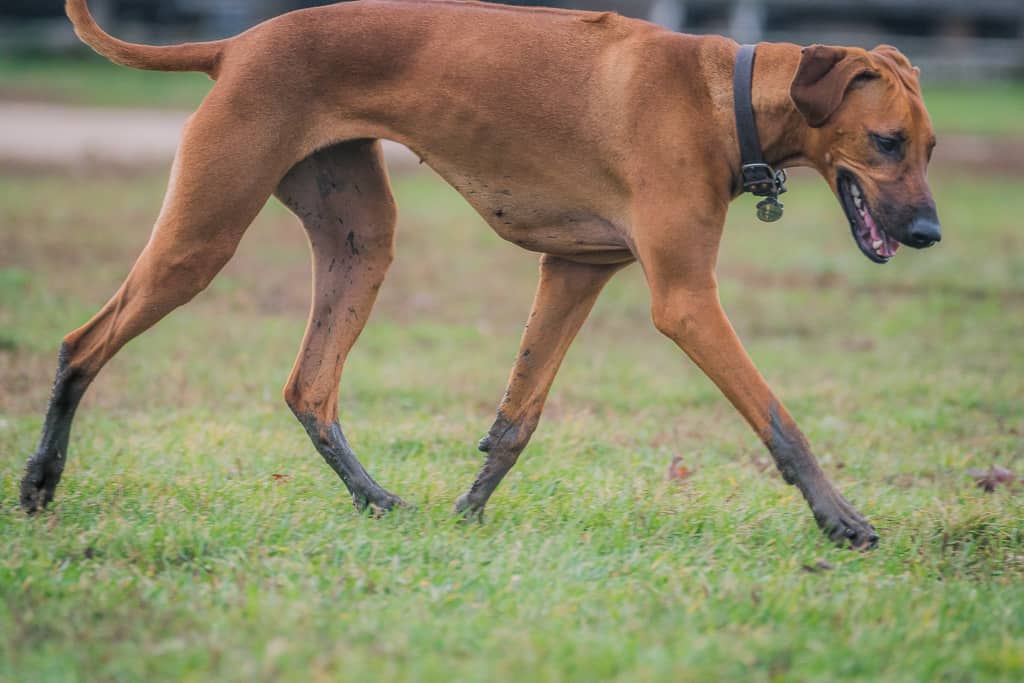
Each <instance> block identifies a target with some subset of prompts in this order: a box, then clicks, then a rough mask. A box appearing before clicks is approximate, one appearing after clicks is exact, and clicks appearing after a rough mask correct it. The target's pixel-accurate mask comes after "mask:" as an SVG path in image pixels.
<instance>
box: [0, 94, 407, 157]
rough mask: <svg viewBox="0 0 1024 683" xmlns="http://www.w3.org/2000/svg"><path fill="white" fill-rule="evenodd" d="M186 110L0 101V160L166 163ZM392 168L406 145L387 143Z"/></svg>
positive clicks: (176, 143)
mask: <svg viewBox="0 0 1024 683" xmlns="http://www.w3.org/2000/svg"><path fill="white" fill-rule="evenodd" d="M188 115H189V112H178V111H147V110H120V109H91V108H90V109H87V108H82V107H69V106H61V105H53V104H30V103H12V102H0V165H4V166H15V167H18V166H27V167H36V168H76V167H99V166H115V167H139V166H156V165H166V164H167V163H169V162H170V160H171V158H172V157H173V156H174V151H175V149H176V148H177V146H178V140H179V138H180V137H181V129H182V126H183V125H184V123H185V119H186V118H187V117H188ZM385 154H386V155H387V159H388V165H389V167H391V168H392V169H397V168H399V167H409V166H415V165H416V164H418V163H419V159H418V158H417V157H416V155H414V154H413V153H412V152H410V151H409V150H408V149H406V148H405V147H403V146H401V145H398V144H395V143H391V142H386V143H385Z"/></svg>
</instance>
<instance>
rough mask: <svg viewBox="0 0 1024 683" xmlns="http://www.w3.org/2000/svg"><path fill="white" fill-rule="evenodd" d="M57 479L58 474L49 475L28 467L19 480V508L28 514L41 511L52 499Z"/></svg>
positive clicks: (58, 477)
mask: <svg viewBox="0 0 1024 683" xmlns="http://www.w3.org/2000/svg"><path fill="white" fill-rule="evenodd" d="M59 479H60V475H57V476H49V475H48V474H47V473H46V472H44V471H41V470H40V471H36V470H34V469H32V468H30V469H29V471H28V472H27V473H26V474H25V477H24V479H22V480H21V508H22V509H23V510H24V511H25V512H27V513H28V514H30V515H32V514H35V513H37V512H42V511H43V510H44V509H45V508H46V506H47V505H48V504H49V503H50V501H52V500H53V493H54V491H55V490H56V489H57V481H58V480H59Z"/></svg>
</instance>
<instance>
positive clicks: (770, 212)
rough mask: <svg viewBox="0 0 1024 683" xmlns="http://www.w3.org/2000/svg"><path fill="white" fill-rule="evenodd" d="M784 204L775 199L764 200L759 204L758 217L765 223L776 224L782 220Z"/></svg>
mask: <svg viewBox="0 0 1024 683" xmlns="http://www.w3.org/2000/svg"><path fill="white" fill-rule="evenodd" d="M782 208H783V205H782V202H780V201H779V200H778V199H776V198H775V197H768V198H766V199H762V200H761V201H759V202H758V203H757V217H758V218H759V219H761V220H762V221H764V222H765V223H774V222H775V221H777V220H779V219H780V218H782Z"/></svg>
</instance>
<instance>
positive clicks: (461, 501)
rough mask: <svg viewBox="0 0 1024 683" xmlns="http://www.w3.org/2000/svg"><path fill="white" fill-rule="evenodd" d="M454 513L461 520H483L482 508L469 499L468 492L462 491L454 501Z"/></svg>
mask: <svg viewBox="0 0 1024 683" xmlns="http://www.w3.org/2000/svg"><path fill="white" fill-rule="evenodd" d="M455 515H456V516H457V517H458V518H459V521H462V522H483V521H484V508H483V506H482V505H475V504H474V503H473V502H472V501H470V497H469V493H463V494H462V495H461V496H459V498H458V500H456V501H455Z"/></svg>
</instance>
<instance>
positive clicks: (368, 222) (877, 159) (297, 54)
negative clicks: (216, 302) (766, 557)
mask: <svg viewBox="0 0 1024 683" xmlns="http://www.w3.org/2000/svg"><path fill="white" fill-rule="evenodd" d="M67 13H68V16H69V17H70V19H71V21H72V23H73V24H74V27H75V30H76V32H77V33H78V35H79V36H80V37H81V39H82V40H83V41H84V42H85V43H87V44H88V45H89V46H91V47H92V48H93V49H94V50H96V51H97V52H98V53H100V54H101V55H104V56H106V57H107V58H108V59H110V60H111V61H113V62H116V63H118V64H122V65H126V66H130V67H135V68H140V69H152V70H161V71H201V72H205V73H207V74H208V75H209V76H210V77H211V78H212V79H213V80H214V81H215V85H214V86H213V87H212V89H211V91H210V93H209V94H208V96H207V97H206V98H205V100H204V101H203V103H202V104H201V105H200V107H199V108H198V110H197V111H196V112H195V113H194V114H193V115H192V116H191V117H190V119H189V120H188V122H187V123H186V125H185V128H184V132H183V137H182V140H181V145H180V148H179V149H178V153H177V156H176V157H175V160H174V163H173V167H172V173H171V180H170V183H169V185H168V189H167V195H166V198H165V200H164V203H163V207H162V209H161V211H160V213H159V216H158V218H157V220H156V224H155V227H154V229H153V233H152V236H151V238H150V240H149V243H148V244H147V245H146V247H145V248H144V250H143V251H142V254H141V255H140V256H139V258H138V261H137V262H136V263H135V265H134V267H133V268H132V270H131V272H130V274H129V275H128V277H127V279H126V280H125V281H124V283H123V284H122V285H121V287H120V289H119V290H118V291H117V293H116V294H115V295H114V296H113V298H111V299H110V301H109V302H108V303H107V304H106V305H105V306H104V307H103V308H102V309H101V310H100V311H99V312H98V313H97V314H96V315H95V316H94V317H93V318H92V319H91V320H89V321H88V322H87V323H86V324H85V325H84V326H82V327H81V328H79V329H77V330H75V331H73V332H71V333H70V334H69V335H68V336H67V337H65V339H64V342H63V345H62V347H61V351H60V354H59V362H58V369H57V376H56V381H55V384H54V387H53V393H52V396H51V400H50V404H49V408H48V412H47V414H46V419H45V423H44V426H43V429H42V438H41V441H40V444H39V447H38V449H37V451H36V452H35V454H34V455H33V456H32V457H31V458H30V459H29V461H28V464H27V467H26V474H25V477H24V480H23V482H22V485H21V503H22V506H23V507H24V508H25V509H26V510H27V511H29V512H35V511H38V510H41V509H43V508H44V507H45V506H46V505H47V503H49V502H50V501H51V500H52V499H53V495H54V491H55V488H56V486H57V483H58V482H59V480H60V477H61V474H62V472H63V470H64V466H65V463H66V460H67V452H68V450H67V449H68V440H69V435H70V430H71V422H72V418H73V416H74V413H75V409H76V407H77V405H78V403H79V401H80V399H81V398H82V395H83V393H84V392H85V390H86V388H87V387H88V386H89V384H90V382H91V381H92V380H93V379H94V378H95V377H96V375H97V373H99V371H100V369H101V368H102V367H103V366H104V364H105V363H106V362H107V361H108V360H110V358H111V357H112V356H113V355H114V354H115V353H117V351H118V350H119V349H120V348H121V347H122V346H123V345H124V344H125V343H127V342H128V341H129V340H130V339H132V338H134V337H136V336H137V335H139V334H141V333H142V332H144V331H145V330H146V329H148V328H149V327H150V326H152V325H153V324H155V323H156V322H157V321H159V320H160V319H161V318H163V317H164V316H165V315H167V313H169V312H170V311H171V310H173V309H174V308H176V307H178V306H181V305H182V304H184V303H186V302H187V301H189V300H190V299H192V298H193V297H194V296H195V295H196V294H198V293H199V292H200V291H202V290H203V289H204V288H205V287H206V286H207V285H208V284H209V283H210V281H211V280H212V279H213V278H214V276H216V274H217V272H218V271H219V270H220V269H221V268H222V267H223V266H224V264H225V263H227V261H228V260H229V259H230V258H231V256H232V254H233V253H234V251H235V248H236V246H237V244H238V241H239V239H240V238H241V237H242V234H243V233H244V232H245V230H246V228H247V227H248V226H249V224H250V222H251V221H252V220H253V218H254V217H255V216H256V214H257V212H259V210H260V209H261V207H262V206H263V205H264V203H265V202H266V201H267V200H268V198H269V197H270V196H271V195H272V194H273V195H276V196H277V197H278V198H279V199H280V200H281V201H282V202H283V203H284V204H285V205H286V206H287V207H289V208H290V209H291V211H293V212H294V213H295V214H296V215H297V216H298V218H299V219H300V220H301V222H302V224H303V226H304V228H305V230H306V232H307V235H308V238H309V241H310V243H311V247H312V254H313V273H314V286H313V296H312V307H311V312H310V317H309V324H308V328H307V330H306V333H305V338H304V340H303V344H302V349H301V351H300V353H299V356H298V359H297V361H296V363H295V366H294V369H293V370H292V372H291V375H290V377H289V378H288V381H287V384H286V386H285V389H284V398H285V401H286V402H287V404H288V406H289V407H290V408H291V410H292V411H293V412H294V414H295V415H296V417H297V418H298V419H299V421H300V422H301V423H302V425H303V426H304V427H305V429H306V431H307V432H308V434H309V437H310V438H311V440H312V442H313V444H314V445H315V447H316V449H317V450H318V451H319V452H320V454H321V455H322V456H323V457H324V458H325V459H326V461H327V462H328V464H329V465H330V466H331V467H332V468H333V469H334V470H335V471H336V472H337V474H338V475H339V476H340V477H341V479H342V481H343V482H344V483H345V486H346V487H347V488H348V490H349V491H350V492H351V494H352V497H353V501H354V504H355V505H356V507H357V508H359V509H366V508H373V509H374V510H378V511H384V510H388V509H391V508H393V507H395V506H396V505H403V504H404V503H403V502H402V500H401V499H400V498H399V497H398V496H396V495H394V494H392V493H390V492H388V491H387V490H386V489H385V488H383V487H382V486H381V485H379V484H378V483H377V482H376V481H374V480H373V478H372V477H371V476H370V475H369V474H368V473H367V471H366V470H365V469H364V468H363V466H362V465H361V464H360V463H359V461H358V460H357V459H356V457H355V455H354V454H353V452H352V449H351V447H350V446H349V444H348V442H347V440H346V438H345V435H344V433H343V432H342V429H341V426H340V424H339V422H338V391H339V383H340V378H341V371H342V366H343V365H344V362H345V359H346V357H347V355H348V353H349V350H350V349H351V348H352V345H353V344H354V343H355V341H356V338H357V337H358V335H359V333H360V331H361V330H362V327H363V325H364V323H365V321H366V319H367V316H368V315H369V313H370V309H371V307H372V306H373V303H374V300H375V298H376V295H377V290H378V289H379V287H380V285H381V283H382V282H383V280H384V276H385V273H386V271H387V269H388V265H389V264H390V263H391V260H392V257H393V238H394V226H395V205H394V201H393V198H392V195H391V191H390V189H389V184H388V177H387V173H386V170H385V168H384V164H383V161H382V156H381V147H380V142H379V140H381V139H389V140H394V141H397V142H400V143H402V144H404V145H406V146H407V147H409V148H410V149H412V150H413V151H414V152H415V153H416V154H418V155H419V156H420V157H421V158H422V160H423V161H424V162H425V163H427V164H428V165H429V166H430V167H431V168H433V169H434V170H435V171H436V172H437V173H438V174H440V175H441V177H443V178H444V179H445V180H446V181H447V182H448V183H450V184H451V185H452V186H453V187H454V188H455V189H456V190H457V191H458V192H459V193H461V195H462V196H463V197H465V199H466V200H467V201H468V202H469V203H470V204H471V205H472V206H473V207H474V208H475V209H476V211H477V212H479V214H480V215H481V216H482V217H483V218H484V220H485V221H486V222H487V223H488V224H489V225H490V226H491V227H492V228H493V229H494V230H495V232H497V233H498V235H500V236H501V237H502V238H504V239H506V240H508V241H510V242H513V243H514V244H517V245H519V246H520V247H523V248H524V249H528V250H531V251H535V252H539V253H540V254H541V256H540V282H539V285H538V289H537V292H536V298H535V301H534V303H533V308H532V311H531V313H530V317H529V320H528V325H527V327H526V331H525V333H524V335H523V338H522V343H521V349H520V352H519V354H518V357H517V359H516V361H515V365H514V367H513V369H512V373H511V376H510V379H509V383H508V387H507V389H506V391H505V394H504V398H503V399H502V400H501V403H500V406H499V408H498V412H497V418H496V419H495V421H494V424H493V426H492V427H491V428H490V431H489V432H488V434H487V435H486V436H485V437H484V439H483V440H482V441H481V442H480V445H479V448H480V450H482V451H483V452H485V453H486V454H487V455H486V462H485V464H484V465H483V468H482V469H481V471H480V473H479V475H478V476H477V477H476V480H475V481H474V482H473V484H472V486H471V487H470V488H469V490H468V491H467V492H466V493H465V494H464V495H463V496H461V497H460V498H459V499H458V501H457V503H456V511H457V512H458V513H459V514H461V515H463V516H467V517H471V516H479V515H481V514H482V512H483V510H484V506H485V504H486V503H487V501H488V499H489V498H490V496H491V494H492V493H493V492H494V490H495V488H496V487H497V486H498V484H499V482H500V481H501V480H502V478H503V477H504V476H505V475H506V474H507V473H508V471H509V470H510V469H511V468H512V466H513V465H514V464H515V462H516V460H517V459H518V457H519V455H520V453H521V452H522V451H523V449H524V448H525V447H526V445H527V442H528V441H529V439H530V436H531V434H532V433H533V431H534V429H535V428H536V427H537V424H538V421H539V419H540V415H541V410H542V408H543V407H544V401H545V398H546V396H547V393H548V390H549V388H550V387H551V383H552V380H553V379H554V376H555V373H556V371H557V370H558V367H559V364H560V363H561V361H562V358H563V356H564V355H565V352H566V350H567V349H568V347H569V344H570V343H571V342H572V340H573V337H574V336H575V335H576V333H577V331H578V330H579V328H580V326H581V325H582V323H583V321H584V319H585V318H586V317H587V314H588V313H589V311H590V309H591V307H592V306H593V304H594V301H595V300H596V299H597V297H598V295H599V293H600V292H601V289H602V287H603V286H604V285H605V283H606V282H608V280H609V279H610V278H611V277H612V275H614V274H615V273H616V272H618V271H619V270H621V269H622V268H624V267H625V266H627V265H629V264H631V263H633V262H634V261H638V262H639V263H640V266H641V267H642V268H643V273H644V276H645V278H646V281H647V284H648V286H649V289H650V294H651V314H652V319H653V323H654V325H655V326H656V327H657V329H658V330H660V331H661V332H662V333H664V334H665V335H667V336H668V337H669V338H671V339H672V340H673V341H675V342H676V343H677V344H678V346H679V347H680V348H681V349H682V350H683V351H684V352H685V353H686V354H687V355H688V356H689V357H690V358H691V359H692V360H693V361H694V362H695V363H696V364H697V365H698V366H699V367H700V368H701V369H702V370H703V371H704V372H705V373H706V374H707V375H708V376H709V377H710V378H711V379H712V380H713V381H714V382H715V384H716V385H718V387H719V388H720V389H721V391H722V392H723V393H724V394H725V396H726V397H727V398H728V399H729V401H731V402H732V404H733V405H734V406H735V407H736V409H737V410H738V411H739V412H740V413H741V414H742V416H743V417H744V418H745V419H746V421H747V422H748V423H749V424H750V426H751V427H752V428H753V429H754V431H755V432H756V433H757V435H758V436H759V437H760V438H761V440H762V441H763V442H764V443H765V445H766V446H767V448H768V450H769V451H770V453H771V454H772V456H773V458H774V460H775V462H776V464H777V466H778V468H779V470H780V471H781V473H782V475H783V477H784V479H785V481H786V482H787V483H789V484H793V485H796V486H797V487H798V488H799V490H800V492H801V493H802V494H803V496H804V498H805V499H806V501H807V503H808V505H809V506H810V508H811V510H812V512H813V514H814V517H815V519H816V521H817V523H818V525H819V526H820V527H821V529H822V530H823V531H824V532H825V533H826V535H828V536H829V537H830V538H831V539H832V540H833V541H835V542H837V543H839V544H841V545H849V546H853V547H855V548H871V547H874V546H875V545H876V544H877V542H878V535H877V534H876V532H875V530H874V528H873V527H872V526H871V524H870V523H868V521H867V520H866V519H865V518H864V517H863V516H862V515H861V514H860V513H858V512H857V510H856V509H855V508H854V507H853V506H852V505H851V504H850V503H849V502H847V501H846V499H844V498H843V496H842V495H841V494H840V493H839V491H838V490H837V489H836V488H835V486H834V485H833V484H832V483H831V482H830V481H829V480H828V479H827V477H826V476H825V474H824V472H823V471H822V469H821V467H820V466H819V465H818V463H817V461H816V460H815V458H814V456H813V455H812V453H811V449H810V447H809V445H808V443H807V440H806V439H805V438H804V436H803V434H802V433H801V432H800V430H799V429H798V427H797V425H796V423H795V422H794V421H793V418H792V417H791V416H790V415H789V413H788V412H787V411H786V409H785V408H784V407H783V406H782V404H781V403H780V402H779V400H778V399H777V398H776V397H775V396H774V395H773V393H772V391H771V389H770V388H769V387H768V385H767V384H766V382H765V380H764V379H763V378H762V377H761V375H760V374H759V373H758V371H757V369H756V368H755V367H754V364H753V362H752V361H751V360H750V358H749V357H748V355H747V353H746V351H745V350H744V348H743V346H742V345H741V343H740V341H739V339H738V338H737V336H736V334H735V332H734V330H733V328H732V325H731V324H730V322H729V320H728V318H727V317H726V315H725V313H724V312H723V310H722V307H721V305H720V303H719V297H718V294H717V282H716V275H715V265H716V256H717V251H718V247H719V240H720V238H721V234H722V228H723V223H724V219H725V215H726V210H727V207H728V206H729V203H730V202H731V200H733V199H734V198H736V197H737V196H738V195H739V194H741V193H742V191H743V190H744V175H745V169H744V168H742V167H741V166H742V165H743V163H742V162H743V160H742V159H741V155H740V151H739V147H738V145H739V140H738V133H737V131H738V126H739V124H738V121H737V114H736V110H735V105H736V103H737V102H738V100H737V99H736V98H735V97H734V85H733V82H732V80H733V77H734V73H735V72H736V70H737V67H736V66H735V65H736V64H737V55H738V53H739V50H740V47H739V46H738V45H737V43H735V42H734V41H732V40H729V39H727V38H724V37H719V36H700V37H697V36H688V35H683V34H679V33H674V32H671V31H667V30H665V29H662V28H660V27H657V26H655V25H653V24H649V23H647V22H643V21H638V20H633V19H627V18H624V17H621V16H618V15H616V14H613V13H607V12H604V13H594V12H579V11H566V10H555V9H543V8H521V7H510V6H501V5H493V4H482V3H476V2H462V1H456V0H432V1H428V2H415V1H410V0H362V1H359V2H351V3H342V4H337V5H332V6H326V7H319V8H315V9H308V10H300V11H296V12H292V13H289V14H285V15H283V16H280V17H277V18H275V19H272V20H270V21H267V22H265V23H263V24H260V25H258V26H256V27H254V28H252V29H250V30H248V31H246V32H244V33H242V34H240V35H238V36H235V37H233V38H230V39H226V40H220V41H215V42H204V43H191V44H185V45H177V46H166V47H156V46H148V45H136V44H130V43H126V42H123V41H120V40H118V39H116V38H113V37H111V36H110V35H108V34H107V33H105V32H104V31H103V30H102V29H101V28H100V27H99V26H98V25H97V24H96V23H95V21H94V20H93V18H92V16H91V15H90V13H89V10H88V7H87V3H86V2H85V0H68V2H67ZM752 69H753V70H752V75H751V76H750V78H751V81H750V84H749V95H750V97H751V112H752V113H753V114H755V115H756V124H755V125H756V130H755V132H756V134H757V135H758V136H759V140H761V141H763V145H761V149H760V150H758V151H759V152H760V153H762V154H763V157H764V164H766V165H770V167H776V168H782V167H791V166H809V167H811V168H814V169H816V170H817V171H818V172H819V173H820V174H821V176H822V177H823V178H824V179H825V180H826V182H828V184H829V186H830V187H831V188H832V190H833V191H834V192H835V194H836V196H837V197H838V199H839V202H840V205H841V206H842V208H843V210H844V212H845V214H846V217H847V219H848V221H849V223H850V226H851V229H852V232H853V236H854V239H855V241H856V243H857V245H858V246H859V248H860V249H861V251H863V253H864V254H865V255H866V256H867V257H868V258H870V259H871V260H872V261H875V262H877V263H884V262H886V261H888V260H889V259H890V258H891V257H892V255H893V254H894V253H895V252H896V250H897V248H898V247H899V245H900V244H901V243H902V244H906V245H909V246H911V247H916V248H923V247H927V246H930V245H932V244H934V243H935V242H937V241H938V240H939V239H940V237H941V234H940V229H939V223H938V218H937V214H936V209H935V203H934V201H933V199H932V196H931V192H930V190H929V188H928V184H927V181H926V168H927V165H928V162H929V160H930V157H931V153H932V149H933V147H934V145H935V134H934V132H933V129H932V126H931V122H930V120H929V117H928V113H927V111H926V109H925V106H924V102H923V100H922V97H921V90H920V86H919V81H918V70H917V69H916V68H914V67H912V66H911V64H910V63H909V61H908V60H907V59H906V58H905V57H904V56H903V55H902V54H901V53H900V52H899V51H898V50H896V49H895V48H892V47H887V46H880V47H877V48H875V49H873V50H870V51H867V50H864V49H860V48H854V47H835V46H822V45H814V46H811V47H804V48H801V47H799V46H797V45H791V44H770V43H763V44H760V45H759V46H757V61H756V63H755V64H754V65H753V66H752Z"/></svg>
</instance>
